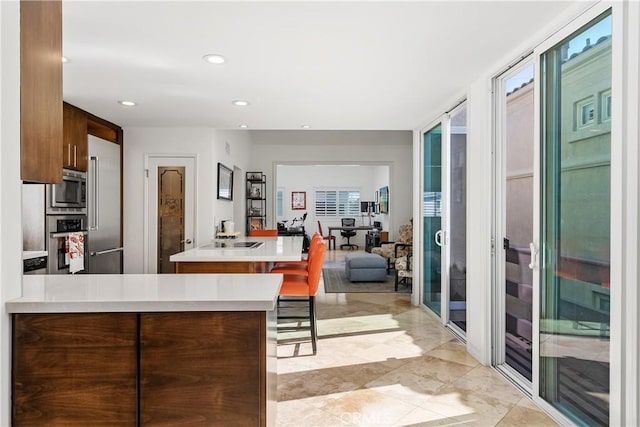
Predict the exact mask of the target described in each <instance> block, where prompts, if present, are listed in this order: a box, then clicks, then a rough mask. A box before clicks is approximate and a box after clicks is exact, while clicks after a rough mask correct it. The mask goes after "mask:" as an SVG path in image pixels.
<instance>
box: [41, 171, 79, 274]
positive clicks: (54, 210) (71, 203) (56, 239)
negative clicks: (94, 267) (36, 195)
mask: <svg viewBox="0 0 640 427" xmlns="http://www.w3.org/2000/svg"><path fill="white" fill-rule="evenodd" d="M86 194H87V176H86V173H84V172H77V171H70V170H66V169H65V170H64V172H63V180H62V183H60V184H49V185H47V189H46V214H47V219H46V222H45V227H46V230H45V231H46V236H47V252H48V260H47V272H48V273H49V274H69V263H68V261H67V259H66V258H67V257H66V252H67V250H66V243H67V237H68V236H69V234H71V233H82V234H83V235H84V236H85V244H84V247H85V256H84V271H82V272H87V271H88V261H87V258H88V257H87V256H86V255H87V254H86V247H87V241H86V238H87V203H86V198H87V196H86Z"/></svg>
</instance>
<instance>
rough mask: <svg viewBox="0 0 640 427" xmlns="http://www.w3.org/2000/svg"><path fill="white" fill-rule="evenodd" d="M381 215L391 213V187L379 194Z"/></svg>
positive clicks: (384, 188) (383, 188)
mask: <svg viewBox="0 0 640 427" xmlns="http://www.w3.org/2000/svg"><path fill="white" fill-rule="evenodd" d="M379 198H380V213H383V214H385V213H389V187H382V188H381V189H380V193H379Z"/></svg>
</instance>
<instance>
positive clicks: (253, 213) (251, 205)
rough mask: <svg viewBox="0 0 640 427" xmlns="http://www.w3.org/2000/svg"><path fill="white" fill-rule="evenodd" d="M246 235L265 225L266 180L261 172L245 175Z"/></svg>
mask: <svg viewBox="0 0 640 427" xmlns="http://www.w3.org/2000/svg"><path fill="white" fill-rule="evenodd" d="M246 183H247V184H246V185H247V193H246V204H247V206H246V209H247V235H248V234H249V230H262V229H264V228H265V227H266V225H267V199H266V196H267V179H266V177H265V175H264V174H263V173H262V172H247V173H246Z"/></svg>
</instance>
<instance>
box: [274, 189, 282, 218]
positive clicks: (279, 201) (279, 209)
mask: <svg viewBox="0 0 640 427" xmlns="http://www.w3.org/2000/svg"><path fill="white" fill-rule="evenodd" d="M283 197H284V190H283V189H282V188H278V191H277V192H276V216H277V217H278V218H282V217H283V215H284V211H283V209H282V200H283Z"/></svg>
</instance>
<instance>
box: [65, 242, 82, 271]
mask: <svg viewBox="0 0 640 427" xmlns="http://www.w3.org/2000/svg"><path fill="white" fill-rule="evenodd" d="M65 260H66V261H67V264H69V273H71V274H73V273H77V272H78V271H82V270H84V233H69V235H68V236H67V241H66V253H65Z"/></svg>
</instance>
